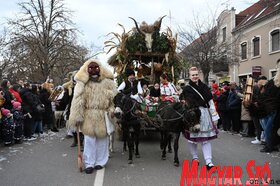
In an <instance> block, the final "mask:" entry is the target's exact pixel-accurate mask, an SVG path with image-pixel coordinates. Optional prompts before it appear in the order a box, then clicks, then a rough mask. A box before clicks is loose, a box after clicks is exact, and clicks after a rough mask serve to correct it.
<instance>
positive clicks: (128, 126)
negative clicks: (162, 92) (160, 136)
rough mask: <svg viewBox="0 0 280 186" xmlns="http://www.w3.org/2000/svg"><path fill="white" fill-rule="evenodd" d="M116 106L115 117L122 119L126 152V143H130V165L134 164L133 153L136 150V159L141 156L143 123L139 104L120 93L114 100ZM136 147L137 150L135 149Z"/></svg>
mask: <svg viewBox="0 0 280 186" xmlns="http://www.w3.org/2000/svg"><path fill="white" fill-rule="evenodd" d="M113 102H114V104H115V111H114V115H115V117H116V118H118V119H120V122H119V123H120V124H121V129H122V132H123V141H124V147H123V148H124V150H126V143H128V150H129V157H128V163H129V164H132V163H133V151H134V150H135V157H136V158H140V154H139V149H138V145H139V136H140V132H141V130H140V128H141V123H140V120H139V115H138V114H139V113H141V109H140V105H139V103H138V102H137V101H136V100H134V99H132V98H131V97H130V95H126V94H123V93H122V92H120V93H118V94H117V95H116V96H115V97H114V100H113ZM134 146H135V148H134Z"/></svg>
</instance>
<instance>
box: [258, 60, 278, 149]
mask: <svg viewBox="0 0 280 186" xmlns="http://www.w3.org/2000/svg"><path fill="white" fill-rule="evenodd" d="M259 100H260V101H261V102H262V103H263V105H264V108H265V111H266V115H265V116H264V117H262V118H261V119H260V123H261V126H262V127H263V129H264V133H265V141H266V145H265V147H264V148H263V149H261V152H272V151H278V148H277V142H275V141H272V134H273V135H277V134H276V133H277V131H276V130H277V127H276V125H277V126H279V124H277V122H278V123H279V121H275V122H274V120H275V118H276V116H277V113H278V112H279V108H280V59H279V60H278V61H277V73H276V75H275V77H274V78H273V79H271V80H269V81H268V82H267V84H266V85H265V86H264V91H263V92H261V95H260V99H259ZM274 125H275V126H274Z"/></svg>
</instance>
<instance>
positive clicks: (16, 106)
mask: <svg viewBox="0 0 280 186" xmlns="http://www.w3.org/2000/svg"><path fill="white" fill-rule="evenodd" d="M12 104H13V109H12V114H13V119H14V124H15V134H14V140H15V143H22V138H23V121H24V115H23V113H22V109H21V103H20V102H18V101H14V100H13V101H12Z"/></svg>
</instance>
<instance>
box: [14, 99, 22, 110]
mask: <svg viewBox="0 0 280 186" xmlns="http://www.w3.org/2000/svg"><path fill="white" fill-rule="evenodd" d="M12 104H13V107H14V109H17V108H18V107H20V106H21V103H20V102H17V101H14V100H12Z"/></svg>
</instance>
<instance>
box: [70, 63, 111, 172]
mask: <svg viewBox="0 0 280 186" xmlns="http://www.w3.org/2000/svg"><path fill="white" fill-rule="evenodd" d="M74 79H75V81H76V85H75V88H74V97H73V100H72V105H71V110H70V117H69V123H68V124H69V125H70V126H76V125H79V126H80V129H81V131H82V132H83V134H84V135H85V139H84V153H83V159H84V164H85V168H86V169H85V171H86V173H87V174H90V173H92V172H93V169H94V168H95V169H100V168H102V167H104V166H105V165H106V163H107V161H108V158H109V152H108V143H109V142H108V138H107V131H106V123H105V112H109V113H111V112H113V111H114V104H113V98H114V96H115V95H116V85H115V83H114V80H113V73H112V72H110V71H109V70H108V69H106V68H105V67H103V66H102V65H101V63H100V62H99V61H96V60H93V59H91V60H88V61H86V62H85V63H84V65H83V66H82V67H81V68H80V69H79V71H78V72H77V73H76V75H75V77H74Z"/></svg>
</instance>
